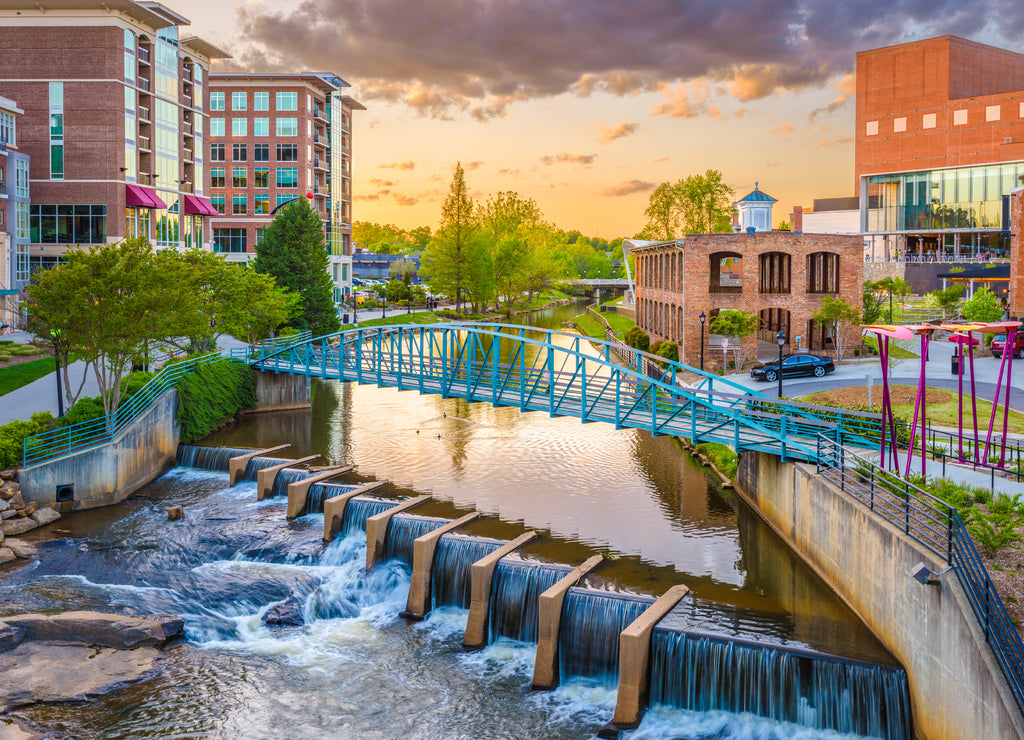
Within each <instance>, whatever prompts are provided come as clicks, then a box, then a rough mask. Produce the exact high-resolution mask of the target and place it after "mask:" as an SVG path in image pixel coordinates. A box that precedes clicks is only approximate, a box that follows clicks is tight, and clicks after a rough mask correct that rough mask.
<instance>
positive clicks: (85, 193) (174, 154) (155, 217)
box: [0, 0, 227, 268]
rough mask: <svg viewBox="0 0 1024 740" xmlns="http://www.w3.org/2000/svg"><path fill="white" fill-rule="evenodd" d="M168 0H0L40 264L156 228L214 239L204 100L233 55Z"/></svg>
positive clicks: (172, 239)
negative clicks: (221, 64) (216, 72)
mask: <svg viewBox="0 0 1024 740" xmlns="http://www.w3.org/2000/svg"><path fill="white" fill-rule="evenodd" d="M188 24H189V20H188V19H187V18H184V17H182V16H180V15H178V14H177V13H175V12H174V11H172V10H170V9H169V8H167V7H165V6H163V5H161V4H160V3H156V2H132V0H117V2H110V3H106V2H96V0H60V2H43V3H24V2H20V0H0V58H2V59H3V60H4V63H3V65H2V67H0V94H2V95H6V96H7V97H9V98H11V99H13V100H16V101H17V102H18V105H19V106H20V107H21V108H22V109H24V111H25V113H24V115H23V116H21V117H20V120H19V122H18V146H19V149H20V151H21V152H23V153H25V154H27V155H29V156H30V158H31V159H30V175H31V182H32V202H31V206H30V213H29V235H30V242H31V248H30V264H31V266H32V268H37V267H46V266H50V265H54V264H56V263H57V262H58V261H59V260H60V259H61V256H62V255H63V254H64V252H65V251H66V250H67V249H69V248H72V247H83V246H87V245H91V244H103V243H109V242H116V241H120V240H121V239H123V238H125V237H129V236H144V237H147V238H148V239H150V241H152V243H153V244H154V245H155V246H156V247H158V248H160V247H165V248H179V249H180V248H187V247H207V248H208V247H209V243H210V229H209V218H210V213H211V212H212V210H213V209H212V207H211V205H210V203H209V202H208V201H207V200H206V197H205V196H206V191H207V187H208V183H209V179H208V172H207V169H206V166H207V163H206V155H205V153H206V147H207V143H206V138H205V132H206V130H207V128H206V116H207V114H206V111H205V110H204V96H205V90H206V79H207V75H208V70H209V65H210V60H211V59H216V58H223V57H226V56H227V54H225V53H224V52H222V51H221V50H219V49H218V48H217V47H215V46H213V45H212V44H209V43H207V42H205V41H203V40H202V39H199V38H196V37H194V36H191V37H190V36H185V35H184V34H183V33H182V32H181V31H182V27H184V26H188Z"/></svg>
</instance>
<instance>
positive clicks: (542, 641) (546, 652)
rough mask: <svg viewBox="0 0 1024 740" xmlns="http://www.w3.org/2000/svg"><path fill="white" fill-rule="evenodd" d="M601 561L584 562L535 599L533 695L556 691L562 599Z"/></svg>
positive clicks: (598, 558)
mask: <svg viewBox="0 0 1024 740" xmlns="http://www.w3.org/2000/svg"><path fill="white" fill-rule="evenodd" d="M603 561H604V558H603V557H601V556H600V555H594V556H593V557H591V558H589V559H587V560H586V561H585V562H584V563H583V564H582V565H580V566H578V567H577V568H576V569H575V570H573V572H572V573H570V574H569V575H567V576H565V577H564V578H563V579H562V580H560V581H559V582H558V583H556V584H555V585H554V586H552V587H551V588H549V589H548V590H546V591H545V592H544V593H542V594H541V595H540V597H539V598H538V599H537V658H536V660H535V661H534V664H533V689H534V690H535V691H551V690H553V689H555V688H557V687H558V634H559V631H560V628H561V624H562V604H563V603H564V602H565V595H566V594H567V593H568V592H569V589H570V588H572V587H573V586H575V585H576V584H577V583H579V582H580V579H581V578H583V576H585V575H587V574H588V573H590V572H591V571H592V570H594V568H596V567H597V566H599V565H600V564H601V563H602V562H603Z"/></svg>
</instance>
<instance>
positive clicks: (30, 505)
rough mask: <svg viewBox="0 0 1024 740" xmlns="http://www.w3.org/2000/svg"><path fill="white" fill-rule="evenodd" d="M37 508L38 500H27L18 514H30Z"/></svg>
mask: <svg viewBox="0 0 1024 740" xmlns="http://www.w3.org/2000/svg"><path fill="white" fill-rule="evenodd" d="M38 508H39V503H38V502H36V501H29V502H28V503H27V504H25V508H24V509H22V510H21V511H19V512H18V516H32V513H33V512H34V511H35V510H36V509H38Z"/></svg>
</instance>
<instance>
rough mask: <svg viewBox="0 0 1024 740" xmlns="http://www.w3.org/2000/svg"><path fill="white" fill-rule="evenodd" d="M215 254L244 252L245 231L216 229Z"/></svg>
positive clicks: (214, 235)
mask: <svg viewBox="0 0 1024 740" xmlns="http://www.w3.org/2000/svg"><path fill="white" fill-rule="evenodd" d="M213 251H214V252H244V251H245V229H214V230H213Z"/></svg>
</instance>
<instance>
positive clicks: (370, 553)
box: [366, 496, 431, 570]
mask: <svg viewBox="0 0 1024 740" xmlns="http://www.w3.org/2000/svg"><path fill="white" fill-rule="evenodd" d="M430 500H431V497H430V496H416V497H415V498H410V499H407V500H405V501H403V502H402V503H400V504H398V506H395V507H393V508H391V509H388V510H387V511H385V512H382V513H380V514H377V515H375V516H371V517H370V518H369V519H367V520H366V569H367V570H370V569H371V568H372V567H373V566H374V565H375V564H376V563H377V561H378V560H380V559H381V558H382V557H383V555H384V540H385V538H386V537H387V534H388V524H389V523H390V522H391V517H393V516H394V515H395V514H398V513H401V512H403V511H408V510H409V509H412V508H414V507H416V506H419V505H421V504H425V503H427V501H430Z"/></svg>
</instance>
